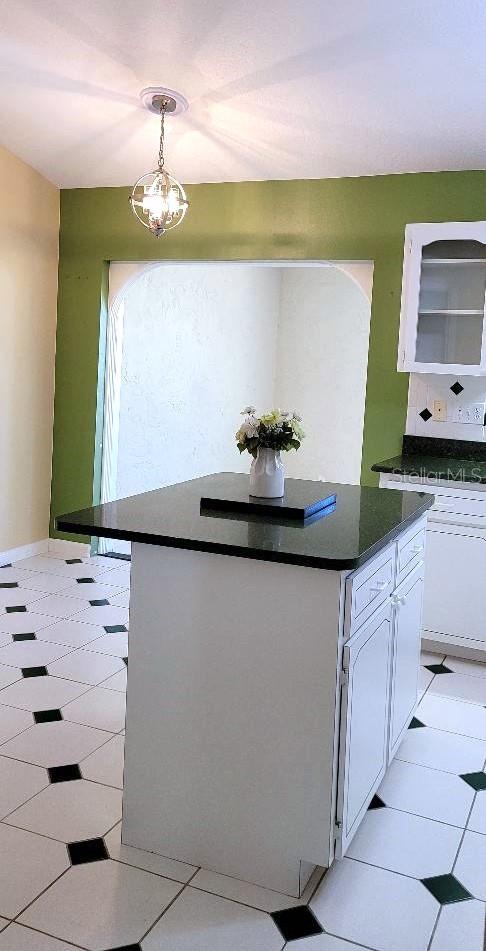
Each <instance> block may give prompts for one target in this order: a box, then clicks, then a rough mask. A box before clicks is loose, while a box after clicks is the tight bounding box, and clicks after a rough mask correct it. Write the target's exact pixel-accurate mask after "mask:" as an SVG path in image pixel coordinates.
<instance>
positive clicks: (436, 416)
mask: <svg viewBox="0 0 486 951" xmlns="http://www.w3.org/2000/svg"><path fill="white" fill-rule="evenodd" d="M432 419H433V420H434V422H436V423H443V422H445V420H446V419H447V400H434V403H433V406H432Z"/></svg>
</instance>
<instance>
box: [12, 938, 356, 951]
mask: <svg viewBox="0 0 486 951" xmlns="http://www.w3.org/2000/svg"><path fill="white" fill-rule="evenodd" d="M288 949H289V951H363V945H362V944H354V943H353V944H350V942H349V941H342V939H341V938H333V936H332V935H330V934H316V935H313V936H312V938H301V940H300V941H292V944H289V945H288ZM0 951H2V947H1V945H0ZM29 951H30V948H29ZM365 951H366V949H365Z"/></svg>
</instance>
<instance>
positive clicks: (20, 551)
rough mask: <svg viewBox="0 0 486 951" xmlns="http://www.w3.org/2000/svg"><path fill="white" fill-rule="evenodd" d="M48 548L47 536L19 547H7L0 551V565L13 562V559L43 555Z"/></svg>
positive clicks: (19, 559) (18, 559)
mask: <svg viewBox="0 0 486 951" xmlns="http://www.w3.org/2000/svg"><path fill="white" fill-rule="evenodd" d="M48 550H49V539H48V538H43V539H42V541H40V542H31V544H30V545H20V547H19V548H8V549H7V550H6V551H2V552H0V565H9V564H13V562H14V561H21V560H22V558H30V557H31V556H32V555H45V554H46V553H47V551H48Z"/></svg>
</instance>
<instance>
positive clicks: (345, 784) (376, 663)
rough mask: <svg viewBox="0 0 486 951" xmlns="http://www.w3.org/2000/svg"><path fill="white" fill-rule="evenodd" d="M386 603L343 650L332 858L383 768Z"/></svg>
mask: <svg viewBox="0 0 486 951" xmlns="http://www.w3.org/2000/svg"><path fill="white" fill-rule="evenodd" d="M391 630H392V607H391V603H390V601H387V603H386V604H385V605H384V606H383V607H382V608H380V609H378V611H377V612H376V613H375V614H374V615H373V616H372V617H371V618H370V619H369V621H367V622H366V623H365V624H364V625H363V627H361V628H360V630H359V631H358V633H357V634H355V635H354V636H353V637H352V638H351V639H350V640H349V641H348V643H347V644H346V646H345V647H344V658H343V663H344V667H345V671H346V674H345V678H346V682H345V684H344V686H343V689H342V694H341V729H340V752H339V776H338V800H337V819H338V825H339V836H338V839H337V843H336V855H337V856H338V857H339V856H342V855H344V854H345V852H346V850H347V848H348V846H349V843H350V842H351V840H352V838H353V836H354V834H355V832H356V831H357V829H358V826H359V823H360V821H361V819H362V817H363V815H364V813H365V812H366V809H367V808H368V805H369V803H370V800H371V798H372V797H373V794H374V793H375V791H376V789H377V788H378V786H379V784H380V782H381V780H382V779H383V776H384V775H385V770H386V766H387V745H388V717H389V700H390V696H389V694H390V691H389V686H390V656H391Z"/></svg>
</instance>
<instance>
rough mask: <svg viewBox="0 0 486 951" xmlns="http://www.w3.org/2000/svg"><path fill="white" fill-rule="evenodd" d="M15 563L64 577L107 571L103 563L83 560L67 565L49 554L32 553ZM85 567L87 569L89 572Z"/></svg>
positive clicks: (81, 576) (31, 569)
mask: <svg viewBox="0 0 486 951" xmlns="http://www.w3.org/2000/svg"><path fill="white" fill-rule="evenodd" d="M17 565H18V567H19V568H22V569H27V570H28V571H40V572H44V573H45V574H49V575H61V576H62V577H64V578H83V577H85V576H86V575H87V574H89V576H90V577H98V576H100V575H103V574H104V573H105V572H106V571H107V568H105V566H104V565H103V564H99V565H98V564H91V563H89V562H86V561H84V560H83V561H82V562H81V563H80V564H78V563H77V562H76V563H75V564H73V565H68V564H67V563H66V561H64V560H63V559H62V558H53V557H52V556H51V555H34V556H33V557H32V558H23V559H22V561H19V562H17ZM14 567H16V566H14ZM87 569H89V572H88V570H87Z"/></svg>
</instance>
